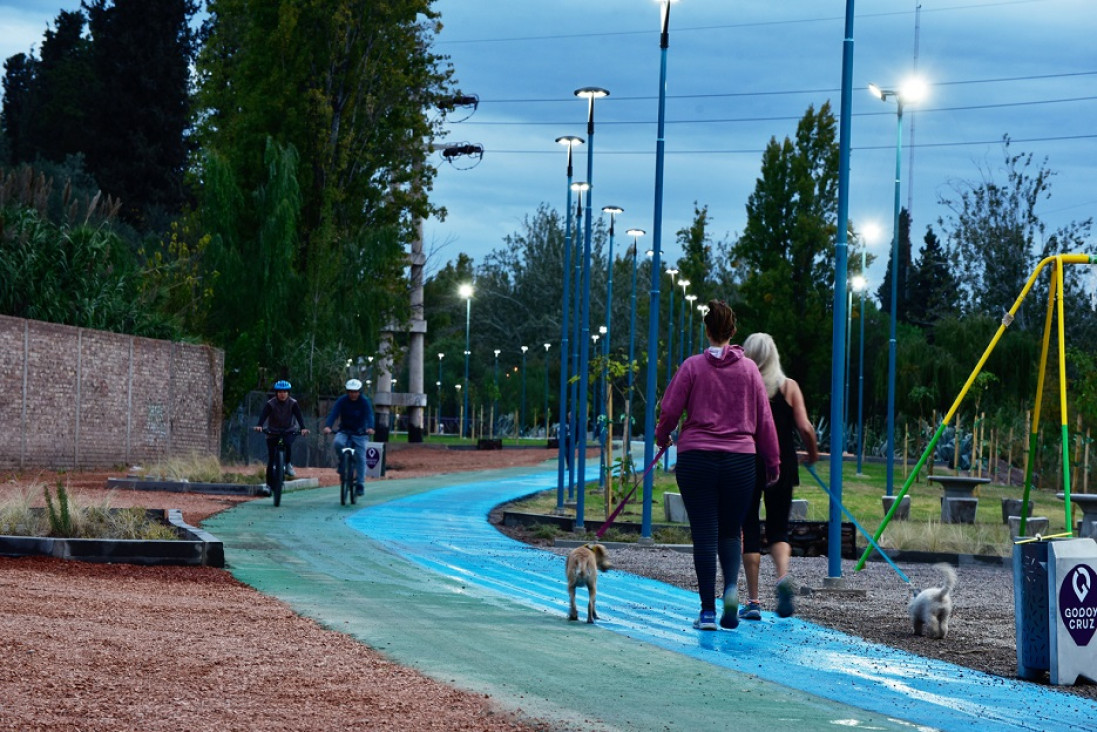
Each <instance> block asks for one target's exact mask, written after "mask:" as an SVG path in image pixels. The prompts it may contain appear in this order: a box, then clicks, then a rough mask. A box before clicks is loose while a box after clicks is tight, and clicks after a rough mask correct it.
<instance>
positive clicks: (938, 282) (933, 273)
mask: <svg viewBox="0 0 1097 732" xmlns="http://www.w3.org/2000/svg"><path fill="white" fill-rule="evenodd" d="M922 241H923V245H922V251H921V253H920V254H919V256H918V263H917V264H916V265H915V266H914V268H913V269H912V271H911V273H910V278H909V280H908V282H909V292H910V299H909V302H908V307H907V310H906V312H905V313H903V314H904V315H905V317H906V318H907V320H908V322H911V323H913V324H915V325H920V326H923V327H926V326H932V325H933V324H934V323H936V322H937V321H938V320H940V319H941V318H944V317H947V316H949V315H959V314H960V309H959V307H958V299H957V295H958V293H959V290H960V283H959V280H958V278H957V277H956V275H955V274H954V272H953V267H952V263H951V262H950V261H949V256H948V252H946V251H945V248H944V247H943V246H942V244H941V241H940V240H939V239H938V238H937V235H936V234H935V233H934V232H933V227H931V226H927V227H926V235H925V238H924V239H923V240H922Z"/></svg>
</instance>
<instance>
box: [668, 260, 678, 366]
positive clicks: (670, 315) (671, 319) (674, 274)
mask: <svg viewBox="0 0 1097 732" xmlns="http://www.w3.org/2000/svg"><path fill="white" fill-rule="evenodd" d="M667 274H668V275H670V307H669V308H667V386H670V377H671V376H673V375H674V369H673V368H672V366H671V364H673V363H674V286H675V285H676V284H678V281H677V280H676V279H675V277H677V276H678V270H677V269H675V268H674V267H667Z"/></svg>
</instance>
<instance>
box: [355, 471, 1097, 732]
mask: <svg viewBox="0 0 1097 732" xmlns="http://www.w3.org/2000/svg"><path fill="white" fill-rule="evenodd" d="M595 477H596V476H595ZM591 479H593V478H591ZM555 485H556V473H555V471H552V472H548V471H546V472H544V473H535V474H531V475H528V476H525V477H520V478H506V479H499V480H484V481H480V482H474V483H466V484H461V485H454V486H451V487H447V488H441V489H438V490H434V491H430V492H427V493H420V494H417V495H412V496H408V497H405V498H400V499H397V500H394V501H391V502H389V503H383V504H379V505H375V506H370V507H368V508H364V509H362V510H361V511H359V512H358V513H356V514H354V515H353V516H351V517H350V518H348V519H347V523H348V525H349V526H350V527H351V528H353V529H355V530H357V531H360V532H362V533H364V534H365V535H367V536H368V537H370V538H371V539H373V540H375V541H377V542H379V543H381V544H382V545H384V546H385V547H387V548H388V549H390V550H391V551H393V552H394V553H396V554H398V555H400V556H402V557H404V558H405V559H408V560H410V561H413V562H415V563H417V564H419V565H421V566H423V567H425V568H427V569H429V570H431V571H433V572H437V573H439V574H441V575H443V576H446V577H449V578H452V579H456V580H459V581H461V582H467V583H469V584H472V585H475V586H478V587H481V588H484V589H487V590H490V591H493V592H497V593H499V594H500V595H502V596H504V597H506V598H509V599H510V600H512V601H514V602H517V603H519V604H522V605H525V606H528V607H530V608H531V609H533V610H537V611H540V612H550V613H559V614H560V616H561V617H563V616H564V614H565V613H566V610H567V608H566V597H565V593H564V592H563V587H564V581H563V571H564V569H563V568H564V560H563V558H562V557H559V556H557V555H555V554H552V553H550V552H545V551H542V550H538V549H535V548H532V547H529V546H527V545H525V544H522V543H520V542H516V541H514V540H512V539H509V538H508V537H506V536H504V535H503V534H500V533H499V532H498V531H496V530H495V529H494V528H492V527H491V525H490V524H489V523H488V521H487V516H488V513H489V512H490V511H491V509H492V508H494V507H495V506H496V505H498V504H499V503H502V502H505V501H509V500H513V499H516V498H520V497H522V496H525V495H529V494H531V493H535V492H538V491H542V490H546V489H549V488H554V487H555ZM590 525H591V524H590V522H588V528H589V526H590ZM593 525H594V526H596V525H597V524H593ZM598 594H599V603H598V606H599V610H600V613H599V614H600V616H601V619H600V621H599V623H598V627H599V628H601V629H603V630H605V631H608V632H614V633H620V634H622V635H624V636H627V637H629V638H632V639H634V640H637V641H641V642H646V643H650V644H653V645H655V646H658V647H660V648H663V649H666V650H669V651H673V652H676V653H681V654H685V655H686V656H689V657H692V658H694V659H698V660H701V661H705V662H707V663H710V664H713V665H716V666H720V667H723V668H726V669H729V670H732V671H735V672H741V673H744V674H751V675H754V676H757V677H760V678H762V679H765V680H767V681H772V682H775V683H778V684H781V685H784V686H786V687H788V688H792V689H796V690H798V691H800V692H803V693H805V694H810V695H815V696H819V697H822V698H824V699H829V700H832V701H836V702H839V703H843V704H847V705H850V706H852V707H855V708H859V709H864V710H868V711H872V712H877V713H880V714H884V715H887V716H888V717H891V718H892V719H899V720H904V721H906V722H908V723H912V724H916V725H920V726H925V727H929V728H933V729H941V730H956V731H957V732H961V731H962V732H970V730H973V729H977V730H980V731H984V730H986V731H996V730H1042V731H1045V732H1051V731H1057V730H1090V731H1092V730H1095V729H1097V704H1095V703H1094V702H1091V701H1089V700H1087V699H1083V698H1080V697H1077V696H1074V695H1071V694H1066V693H1062V692H1058V691H1054V690H1051V689H1048V688H1045V687H1040V686H1036V685H1033V684H1029V683H1024V682H1020V681H1013V680H1010V679H1004V678H1000V677H997V676H991V675H988V674H984V673H980V672H977V671H972V670H970V669H966V668H962V667H958V666H954V665H952V664H947V663H943V662H940V661H935V660H932V659H926V658H922V657H919V656H914V655H911V654H907V653H904V652H901V651H897V650H894V649H891V648H887V647H884V646H880V645H876V644H871V643H866V642H864V641H862V640H861V639H859V638H855V637H851V636H847V635H844V634H842V633H838V632H836V631H832V630H829V629H826V628H822V627H820V626H817V625H814V624H812V623H808V622H804V621H801V620H798V619H796V618H790V619H783V620H781V619H777V618H776V616H774V615H772V614H770V613H766V614H764V616H763V620H762V621H761V622H754V623H744V624H741V625H740V626H739V628H738V629H736V630H733V631H719V632H716V633H712V632H701V631H696V630H693V628H692V627H691V623H692V621H693V618H695V617H696V614H697V611H698V608H699V604H698V599H697V595H696V594H695V593H693V592H689V591H686V590H682V589H679V588H676V587H673V586H670V585H666V584H664V583H661V582H656V581H653V580H649V579H647V578H644V577H638V576H636V575H631V574H628V573H624V572H610V573H607V574H604V575H602V576H601V577H600V578H599V585H598Z"/></svg>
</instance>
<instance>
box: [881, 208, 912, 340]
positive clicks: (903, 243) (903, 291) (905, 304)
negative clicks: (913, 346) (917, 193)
mask: <svg viewBox="0 0 1097 732" xmlns="http://www.w3.org/2000/svg"><path fill="white" fill-rule="evenodd" d="M912 248H913V247H912V246H911V243H910V212H909V211H907V210H906V209H905V208H904V209H901V210H900V211H899V272H898V275H899V295H898V297H897V298H896V300H898V302H897V303H896V306H897V309H898V313H899V322H900V323H909V322H910V319H909V313H908V311H909V309H910V298H911V293H910V273H911V249H912ZM891 253H892V248H891V247H890V246H889V247H888V264H887V269H886V270H885V271H884V281H883V282H881V283H880V287H879V288H878V289H877V290H876V298H877V300H879V302H880V307H881V308H882V309H883V310H884V311H886V312H887V313H888V316H889V317H890V315H891V268H892V266H893V265H892V261H891Z"/></svg>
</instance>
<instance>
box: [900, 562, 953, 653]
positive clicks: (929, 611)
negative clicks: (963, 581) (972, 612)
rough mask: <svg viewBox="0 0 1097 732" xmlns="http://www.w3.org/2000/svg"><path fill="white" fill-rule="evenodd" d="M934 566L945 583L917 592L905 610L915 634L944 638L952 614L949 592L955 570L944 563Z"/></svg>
mask: <svg viewBox="0 0 1097 732" xmlns="http://www.w3.org/2000/svg"><path fill="white" fill-rule="evenodd" d="M934 566H936V567H937V569H938V570H940V571H941V574H943V575H944V576H945V584H944V585H943V586H941V587H930V588H929V589H925V590H922V591H921V592H919V593H918V594H917V595H915V596H914V598H913V599H911V601H910V604H909V605H908V606H907V610H908V611H909V612H910V622H911V623H912V624H913V625H914V634H915V635H925V636H926V637H927V638H945V637H947V636H948V620H949V618H950V617H951V616H952V597H951V595H950V593H951V592H952V591H953V590H954V589H955V588H956V572H955V571H954V570H953V569H952V567H950V566H949V565H948V564H945V563H941V564H937V565H934Z"/></svg>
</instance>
